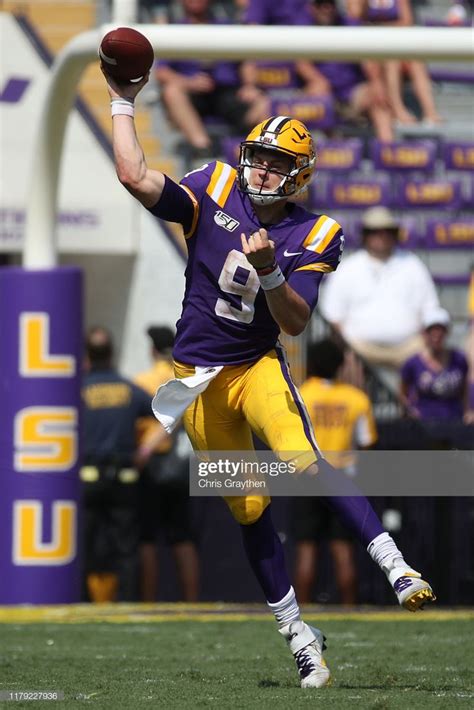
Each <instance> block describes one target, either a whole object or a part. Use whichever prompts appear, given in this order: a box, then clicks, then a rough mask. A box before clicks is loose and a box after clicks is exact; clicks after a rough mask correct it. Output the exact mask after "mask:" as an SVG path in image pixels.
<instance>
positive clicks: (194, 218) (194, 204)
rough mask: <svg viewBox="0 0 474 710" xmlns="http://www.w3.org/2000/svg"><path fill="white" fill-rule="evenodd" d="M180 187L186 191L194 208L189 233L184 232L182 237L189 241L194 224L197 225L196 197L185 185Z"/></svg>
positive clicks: (194, 227) (197, 207)
mask: <svg viewBox="0 0 474 710" xmlns="http://www.w3.org/2000/svg"><path fill="white" fill-rule="evenodd" d="M180 187H182V188H183V190H186V192H187V193H188V195H189V197H190V198H191V201H192V203H193V208H194V215H193V221H192V224H191V228H190V230H189V232H186V234H185V235H184V238H185V239H189V237H192V236H193V234H194V230H195V229H196V224H197V221H198V217H199V202H198V200H197V198H196V195H195V194H194V192H193V191H192V190H190V189H189V187H187V186H186V185H180Z"/></svg>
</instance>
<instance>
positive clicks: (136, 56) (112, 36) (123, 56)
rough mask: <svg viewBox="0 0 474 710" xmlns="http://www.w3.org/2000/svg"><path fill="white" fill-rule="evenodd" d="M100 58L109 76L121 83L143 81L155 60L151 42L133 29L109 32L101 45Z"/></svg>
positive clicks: (125, 28)
mask: <svg viewBox="0 0 474 710" xmlns="http://www.w3.org/2000/svg"><path fill="white" fill-rule="evenodd" d="M99 57H100V60H101V63H102V67H103V68H104V70H105V71H106V72H107V74H110V76H111V77H113V78H114V79H116V80H117V81H121V82H124V81H132V80H134V79H141V77H142V76H144V75H145V74H146V73H147V72H149V71H150V69H151V66H152V64H153V60H154V54H153V47H152V46H151V44H150V42H149V41H148V40H147V38H146V37H145V36H144V35H142V34H141V32H137V30H133V29H132V28H131V27H118V28H117V29H116V30H112V31H111V32H107V34H106V35H105V37H104V38H103V40H102V42H101V43H100V47H99Z"/></svg>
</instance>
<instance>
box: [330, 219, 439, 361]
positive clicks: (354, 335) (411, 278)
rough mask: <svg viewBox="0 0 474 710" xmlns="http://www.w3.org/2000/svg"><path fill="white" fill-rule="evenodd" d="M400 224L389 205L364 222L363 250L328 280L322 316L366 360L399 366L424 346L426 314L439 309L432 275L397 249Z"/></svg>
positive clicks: (418, 261) (420, 262) (405, 253)
mask: <svg viewBox="0 0 474 710" xmlns="http://www.w3.org/2000/svg"><path fill="white" fill-rule="evenodd" d="M398 239H399V224H398V222H397V220H396V219H395V217H394V216H393V214H392V213H391V212H390V210H388V209H387V208H386V207H371V208H370V209H368V210H367V211H366V212H365V213H364V215H363V219H362V249H359V250H358V251H356V252H355V253H354V254H352V255H351V256H350V257H349V258H347V259H345V260H343V262H342V264H341V265H340V266H339V268H338V270H337V271H336V272H335V273H334V274H333V275H331V276H330V277H329V278H328V280H327V286H326V289H325V290H324V291H323V293H322V300H321V312H322V314H323V316H324V317H325V318H326V319H327V320H328V321H329V322H330V323H331V325H332V326H333V327H334V328H336V329H337V330H338V331H339V332H340V333H341V334H342V336H343V338H344V339H345V340H346V341H347V342H348V343H349V344H350V345H351V346H352V347H353V348H354V350H356V352H358V353H359V354H360V355H361V356H362V357H364V358H366V359H367V360H369V361H370V362H372V363H374V364H378V365H385V366H389V367H394V368H398V367H400V365H401V364H402V363H403V362H404V361H405V360H406V359H407V358H408V357H410V356H411V355H413V354H414V353H415V352H417V351H419V350H420V348H421V346H422V342H421V337H420V335H419V333H420V330H421V326H422V320H423V315H424V313H426V312H427V311H429V310H431V309H432V308H433V307H436V306H438V305H439V301H438V296H437V293H436V289H435V286H434V283H433V280H432V278H431V275H430V273H429V271H428V269H427V268H426V266H425V265H424V264H423V262H422V261H421V260H420V259H419V258H418V257H417V256H416V255H415V254H412V253H410V252H407V251H402V250H401V249H398V248H397V244H398Z"/></svg>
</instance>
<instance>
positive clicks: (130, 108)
mask: <svg viewBox="0 0 474 710" xmlns="http://www.w3.org/2000/svg"><path fill="white" fill-rule="evenodd" d="M110 108H111V111H112V117H113V116H131V117H132V118H133V117H134V116H135V107H134V105H133V101H132V100H131V99H112V100H111V102H110Z"/></svg>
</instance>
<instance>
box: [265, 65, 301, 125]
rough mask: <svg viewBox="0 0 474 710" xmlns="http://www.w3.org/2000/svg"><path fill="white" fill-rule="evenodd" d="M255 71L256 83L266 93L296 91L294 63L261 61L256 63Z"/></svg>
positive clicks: (296, 81) (296, 82)
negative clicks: (281, 90)
mask: <svg viewBox="0 0 474 710" xmlns="http://www.w3.org/2000/svg"><path fill="white" fill-rule="evenodd" d="M255 71H256V75H257V77H256V83H257V85H258V86H259V87H260V88H261V89H265V91H271V90H274V89H296V88H297V86H298V77H297V75H296V71H295V64H294V62H263V61H259V62H257V63H256V67H255ZM288 115H289V114H288ZM295 118H296V117H295Z"/></svg>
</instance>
